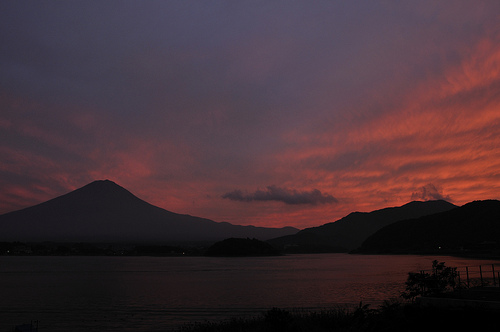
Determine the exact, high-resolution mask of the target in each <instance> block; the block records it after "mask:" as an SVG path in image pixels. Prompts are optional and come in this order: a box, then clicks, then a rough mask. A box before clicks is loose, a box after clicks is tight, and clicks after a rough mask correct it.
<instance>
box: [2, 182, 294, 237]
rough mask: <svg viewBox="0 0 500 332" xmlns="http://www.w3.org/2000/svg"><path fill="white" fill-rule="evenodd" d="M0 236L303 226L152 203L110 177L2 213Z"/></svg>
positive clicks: (232, 233) (275, 231)
mask: <svg viewBox="0 0 500 332" xmlns="http://www.w3.org/2000/svg"><path fill="white" fill-rule="evenodd" d="M0 229H1V231H0V241H65V242H157V243H165V242H186V241H213V242H215V241H220V240H222V239H225V238H229V237H245V238H246V237H250V238H257V239H260V240H267V239H270V238H275V237H278V236H283V235H289V234H294V233H296V232H297V231H298V229H296V228H293V227H285V228H264V227H254V226H239V225H232V224H229V223H226V222H215V221H212V220H209V219H204V218H199V217H193V216H190V215H185V214H177V213H173V212H170V211H167V210H164V209H162V208H159V207H156V206H154V205H151V204H149V203H147V202H145V201H143V200H141V199H139V198H137V197H136V196H134V195H133V194H132V193H130V192H129V191H128V190H126V189H124V188H123V187H120V186H119V185H117V184H116V183H114V182H112V181H109V180H102V181H94V182H92V183H90V184H88V185H86V186H84V187H82V188H79V189H77V190H74V191H72V192H70V193H68V194H65V195H62V196H59V197H57V198H54V199H52V200H49V201H47V202H44V203H41V204H38V205H35V206H32V207H29V208H25V209H22V210H18V211H14V212H10V213H6V214H3V215H0Z"/></svg>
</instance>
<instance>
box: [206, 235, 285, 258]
mask: <svg viewBox="0 0 500 332" xmlns="http://www.w3.org/2000/svg"><path fill="white" fill-rule="evenodd" d="M279 254H280V252H279V251H278V250H276V249H275V248H274V247H273V246H272V245H270V244H269V243H267V242H263V241H259V240H257V239H248V238H247V239H239V238H230V239H225V240H223V241H219V242H216V243H214V244H213V245H212V246H211V247H210V248H208V249H207V251H206V252H205V256H219V257H249V256H277V255H279Z"/></svg>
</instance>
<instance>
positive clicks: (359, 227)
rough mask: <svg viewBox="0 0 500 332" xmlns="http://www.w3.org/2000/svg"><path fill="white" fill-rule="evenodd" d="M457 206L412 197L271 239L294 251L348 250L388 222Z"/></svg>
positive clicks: (276, 243)
mask: <svg viewBox="0 0 500 332" xmlns="http://www.w3.org/2000/svg"><path fill="white" fill-rule="evenodd" d="M456 207H457V206H456V205H454V204H452V203H449V202H447V201H444V200H435V201H426V202H422V201H413V202H409V203H406V204H404V205H402V206H397V207H387V208H383V209H379V210H374V211H371V212H351V213H350V214H348V215H347V216H345V217H343V218H341V219H339V220H337V221H334V222H331V223H327V224H324V225H321V226H317V227H310V228H306V229H303V230H301V231H299V232H297V233H296V234H293V235H287V236H283V237H280V238H276V239H271V240H268V242H269V243H271V244H273V245H275V246H277V247H279V248H281V249H285V250H288V251H295V252H348V251H350V250H353V249H356V248H357V247H359V246H360V245H361V244H362V243H363V241H364V240H365V239H366V238H367V237H368V236H370V235H371V234H373V233H375V232H376V231H377V230H378V229H380V228H382V227H384V226H386V225H389V224H391V223H394V222H396V221H399V220H404V219H411V218H415V217H420V216H423V215H428V214H434V213H438V212H442V211H447V210H450V209H454V208H456Z"/></svg>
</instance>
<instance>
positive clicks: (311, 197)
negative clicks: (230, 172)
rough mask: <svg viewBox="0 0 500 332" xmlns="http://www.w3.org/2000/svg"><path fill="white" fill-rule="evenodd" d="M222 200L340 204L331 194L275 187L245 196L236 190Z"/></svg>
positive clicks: (290, 203)
mask: <svg viewBox="0 0 500 332" xmlns="http://www.w3.org/2000/svg"><path fill="white" fill-rule="evenodd" d="M222 198H227V199H230V200H233V201H241V202H251V201H278V202H283V203H285V204H289V205H299V204H311V205H317V204H332V203H338V200H337V199H336V198H335V197H333V196H332V195H329V194H323V193H321V191H319V190H318V189H313V190H311V191H298V190H295V189H288V188H280V187H277V186H274V185H273V186H268V187H267V188H266V190H260V189H259V190H257V191H255V192H253V193H245V194H244V193H243V192H242V191H241V190H235V191H232V192H229V193H226V194H224V195H222Z"/></svg>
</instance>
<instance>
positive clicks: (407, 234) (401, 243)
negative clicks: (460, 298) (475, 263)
mask: <svg viewBox="0 0 500 332" xmlns="http://www.w3.org/2000/svg"><path fill="white" fill-rule="evenodd" d="M355 252H356V253H363V254H447V255H448V254H449V255H460V256H477V257H500V201H497V200H485V201H474V202H471V203H468V204H465V205H463V206H461V207H457V208H455V209H452V210H450V211H446V212H442V213H438V214H433V215H429V216H425V217H421V218H418V219H411V220H403V221H399V222H396V223H393V224H391V225H388V226H386V227H384V228H382V229H380V230H379V231H378V232H376V233H375V234H373V235H372V236H370V237H368V238H367V239H366V241H365V242H364V243H363V244H362V246H361V247H360V248H359V249H358V250H356V251H355Z"/></svg>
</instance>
